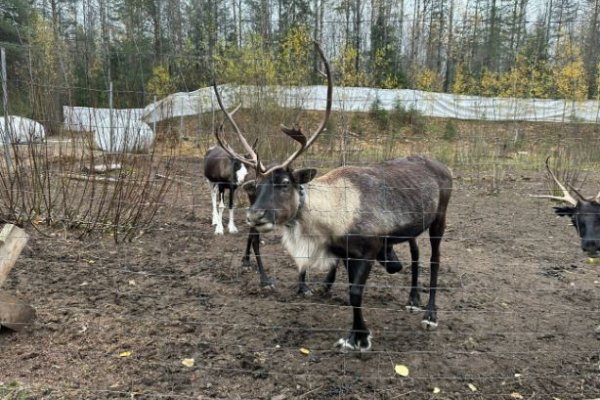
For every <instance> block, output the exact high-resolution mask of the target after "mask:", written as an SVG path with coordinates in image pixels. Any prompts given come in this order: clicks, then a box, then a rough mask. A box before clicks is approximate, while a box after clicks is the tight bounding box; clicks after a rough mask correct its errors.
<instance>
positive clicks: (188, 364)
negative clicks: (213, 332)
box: [181, 358, 194, 368]
mask: <svg viewBox="0 0 600 400" xmlns="http://www.w3.org/2000/svg"><path fill="white" fill-rule="evenodd" d="M181 363H182V364H183V365H185V366H186V367H188V368H192V367H193V366H194V359H193V358H184V359H183V360H181Z"/></svg>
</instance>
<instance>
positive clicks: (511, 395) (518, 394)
mask: <svg viewBox="0 0 600 400" xmlns="http://www.w3.org/2000/svg"><path fill="white" fill-rule="evenodd" d="M510 397H512V398H513V399H522V398H523V396H521V393H517V392H513V393H511V394H510Z"/></svg>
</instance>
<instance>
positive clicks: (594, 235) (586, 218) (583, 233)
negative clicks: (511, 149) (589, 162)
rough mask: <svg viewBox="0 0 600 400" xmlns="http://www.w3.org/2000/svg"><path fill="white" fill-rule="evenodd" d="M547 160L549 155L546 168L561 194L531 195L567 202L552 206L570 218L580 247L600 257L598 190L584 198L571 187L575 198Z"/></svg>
mask: <svg viewBox="0 0 600 400" xmlns="http://www.w3.org/2000/svg"><path fill="white" fill-rule="evenodd" d="M549 160H550V157H548V158H546V169H547V170H548V174H550V176H551V177H552V179H553V180H554V182H555V183H556V185H557V186H558V187H559V188H560V190H561V191H562V192H563V195H562V196H553V195H533V197H537V198H545V199H552V200H558V201H562V202H565V203H568V204H569V205H568V206H560V207H554V211H555V212H556V214H557V215H559V216H561V217H569V218H571V221H572V222H573V226H574V227H575V229H576V230H577V233H578V234H579V237H580V238H581V249H582V250H583V251H584V252H585V253H587V254H588V256H590V257H591V258H597V257H600V192H599V193H598V194H597V195H596V196H595V197H588V198H586V197H584V196H582V195H581V193H579V192H578V191H577V190H575V189H574V188H572V187H571V189H572V191H573V193H574V194H575V197H576V198H575V197H573V196H572V195H571V193H570V192H569V190H568V189H567V188H566V187H565V185H563V184H562V183H560V181H559V180H558V178H557V177H556V175H555V174H554V173H553V172H552V170H551V169H550V165H549V164H548V162H549Z"/></svg>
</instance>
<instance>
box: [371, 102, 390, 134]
mask: <svg viewBox="0 0 600 400" xmlns="http://www.w3.org/2000/svg"><path fill="white" fill-rule="evenodd" d="M369 116H370V117H371V119H372V120H373V121H375V123H376V124H377V127H378V128H379V129H381V130H382V131H386V130H387V129H388V127H389V125H390V116H389V113H388V111H387V110H386V109H385V108H383V107H381V100H379V98H376V99H375V101H373V103H371V109H370V110H369Z"/></svg>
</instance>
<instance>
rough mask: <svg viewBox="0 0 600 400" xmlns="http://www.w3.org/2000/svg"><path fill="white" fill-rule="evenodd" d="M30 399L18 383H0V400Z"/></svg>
mask: <svg viewBox="0 0 600 400" xmlns="http://www.w3.org/2000/svg"><path fill="white" fill-rule="evenodd" d="M29 398H31V396H30V394H29V393H28V392H27V390H25V389H24V388H23V387H22V386H21V385H20V384H19V383H18V382H10V383H2V382H0V399H1V400H26V399H29Z"/></svg>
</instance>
